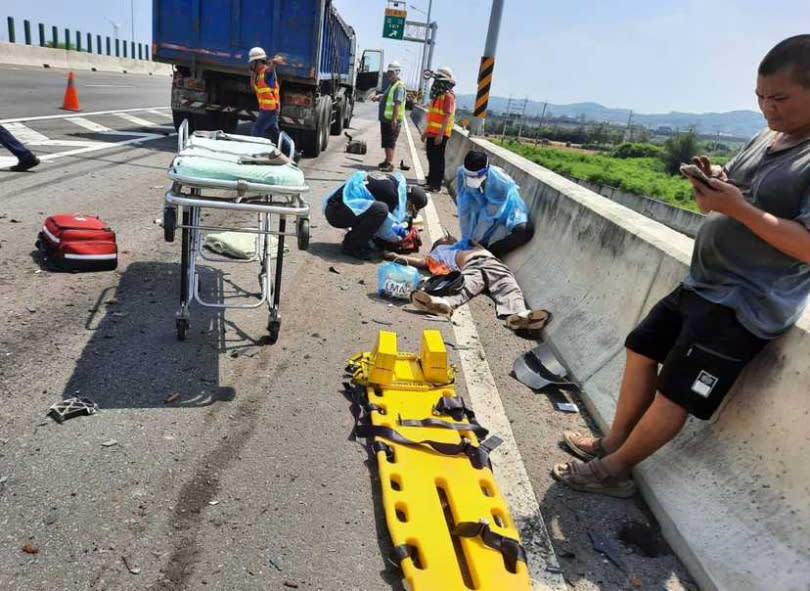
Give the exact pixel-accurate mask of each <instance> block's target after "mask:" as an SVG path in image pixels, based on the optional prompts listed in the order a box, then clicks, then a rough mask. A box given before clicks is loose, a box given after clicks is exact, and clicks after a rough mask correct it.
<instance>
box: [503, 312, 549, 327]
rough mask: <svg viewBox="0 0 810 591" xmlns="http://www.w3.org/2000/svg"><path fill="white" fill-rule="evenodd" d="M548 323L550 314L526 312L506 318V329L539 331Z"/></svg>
mask: <svg viewBox="0 0 810 591" xmlns="http://www.w3.org/2000/svg"><path fill="white" fill-rule="evenodd" d="M549 322H551V312H549V311H548V310H526V311H525V312H521V313H519V314H512V315H511V316H509V317H507V319H506V327H507V328H510V329H512V330H541V329H543V328H545V327H546V325H547V324H548V323H549Z"/></svg>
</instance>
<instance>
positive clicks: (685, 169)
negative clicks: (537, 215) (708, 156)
mask: <svg viewBox="0 0 810 591" xmlns="http://www.w3.org/2000/svg"><path fill="white" fill-rule="evenodd" d="M679 170H680V171H681V174H682V175H683V176H687V177H690V178H693V179H697V180H698V181H700V182H701V183H703V184H704V185H706V186H707V187H709V188H710V189H712V188H714V187H712V184H711V182H710V181H709V177H707V176H706V173H705V172H703V170H701V168H700V167H699V166H696V165H694V164H681V167H680V169H679Z"/></svg>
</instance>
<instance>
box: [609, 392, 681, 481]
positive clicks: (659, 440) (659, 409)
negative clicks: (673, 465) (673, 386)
mask: <svg viewBox="0 0 810 591" xmlns="http://www.w3.org/2000/svg"><path fill="white" fill-rule="evenodd" d="M688 415H689V413H688V411H687V410H686V409H685V408H684V407H682V406H681V405H679V404H676V403H675V402H672V401H671V400H670V399H669V398H667V397H666V396H664V395H663V394H661V393H660V392H659V393H657V394H656V395H655V400H654V402H653V403H652V404H651V405H650V407H649V409H648V410H647V412H645V413H644V416H642V417H641V420H640V421H638V423H637V424H636V426H635V427H634V428H633V430H632V432H631V433H630V435H629V437H627V440H626V441H625V442H624V443H623V444H622V445H621V447H619V449H617V450H616V451H615V452H613V453H610V454H608V455H607V456H605V457H604V458H602V465H603V466H604V467H605V469H606V470H607V471H608V472H609V473H610V474H612V475H613V476H624V475H626V474H628V473H629V472H630V470H632V469H633V467H634V466H636V465H637V464H639V463H640V462H642V461H643V460H645V459H647V458H648V457H650V456H651V455H652V454H654V453H655V452H656V451H658V450H659V449H660V448H661V447H662V446H663V445H664V444H666V443H668V442H669V441H671V440H672V438H673V437H675V436H676V435H677V434H678V433H679V432H680V430H681V429H682V428H683V425H684V423H685V422H686V417H687V416H688Z"/></svg>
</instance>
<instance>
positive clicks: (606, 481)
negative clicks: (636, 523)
mask: <svg viewBox="0 0 810 591" xmlns="http://www.w3.org/2000/svg"><path fill="white" fill-rule="evenodd" d="M551 475H552V476H553V477H554V479H555V480H558V481H559V482H562V483H563V484H565V485H566V486H569V487H571V488H573V489H574V490H578V491H581V492H588V493H595V494H599V495H606V496H609V497H617V498H619V499H627V498H630V497H632V496H633V495H634V494H636V485H635V483H634V482H633V481H632V480H630V479H629V478H624V479H618V478H614V477H613V476H610V474H608V472H607V470H605V467H604V466H603V465H602V461H601V460H598V459H596V460H591V461H590V462H580V461H579V460H571V461H570V462H568V463H566V464H557V465H556V466H554V468H552V469H551Z"/></svg>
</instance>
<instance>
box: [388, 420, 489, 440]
mask: <svg viewBox="0 0 810 591" xmlns="http://www.w3.org/2000/svg"><path fill="white" fill-rule="evenodd" d="M398 422H399V424H400V425H402V426H403V427H438V428H439V429H452V430H453V431H469V432H471V433H475V436H476V437H478V439H480V440H484V439H486V438H487V435H488V434H489V431H488V430H487V429H486V428H485V427H482V426H481V425H479V424H478V423H476V422H469V423H450V422H448V421H443V420H441V419H403V418H400V419H399V421H398Z"/></svg>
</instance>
